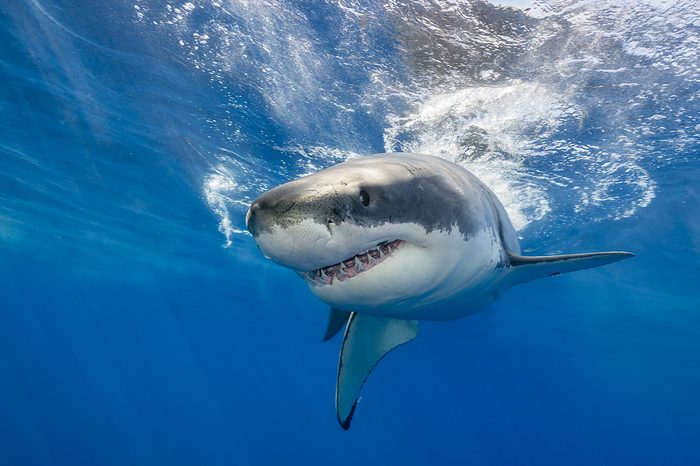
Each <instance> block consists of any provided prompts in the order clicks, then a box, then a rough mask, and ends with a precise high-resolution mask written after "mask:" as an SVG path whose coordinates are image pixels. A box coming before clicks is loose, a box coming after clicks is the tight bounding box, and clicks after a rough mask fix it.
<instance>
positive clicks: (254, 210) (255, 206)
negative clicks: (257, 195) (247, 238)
mask: <svg viewBox="0 0 700 466" xmlns="http://www.w3.org/2000/svg"><path fill="white" fill-rule="evenodd" d="M259 211H260V203H259V202H253V203H252V204H251V205H250V208H249V209H248V213H247V214H246V215H245V226H246V227H248V231H249V232H250V234H251V235H253V238H255V237H256V236H257V235H258V229H257V228H256V224H257V218H258V212H259Z"/></svg>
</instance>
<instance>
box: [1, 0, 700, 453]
mask: <svg viewBox="0 0 700 466" xmlns="http://www.w3.org/2000/svg"><path fill="white" fill-rule="evenodd" d="M0 43H2V49H1V51H0V78H1V79H2V81H1V85H0V464H3V465H58V464H61V465H63V464H65V465H83V464H84V465H98V464H99V465H111V464H114V465H127V464H128V465H136V464H143V465H155V464H164V465H179V464H182V465H193V464H198V465H200V464H201V465H210V464H211V465H215V464H235V465H280V464H304V465H310V464H323V465H326V464H334V465H357V464H365V465H374V464H377V465H379V464H381V465H387V464H401V465H413V464H416V465H423V464H440V465H451V464H454V465H462V464H464V465H466V464H469V465H482V464H483V465H501V464H502V465H516V464H526V465H545V464H552V465H562V464H582V465H593V464H601V465H602V464H606V465H623V464H624V465H627V464H629V465H660V464H663V465H697V464H700V396H699V394H700V281H699V279H698V277H699V276H700V207H699V206H700V4H698V2H697V1H694V0H691V1H664V0H641V1H638V2H623V1H617V2H616V1H608V0H604V1H600V2H599V1H596V2H590V1H572V0H562V1H556V0H552V1H538V0H533V1H527V0H520V1H519V0H508V1H496V0H494V1H476V0H475V1H457V0H453V1H449V0H415V1H395V0H386V1H373V0H365V1H357V0H324V1H316V2H311V1H284V0H260V1H244V0H197V1H195V0H193V1H191V2H168V1H167V0H164V1H155V0H131V1H125V2H94V1H85V0H73V1H67V0H55V1H49V0H5V1H4V2H2V4H0ZM384 151H404V152H424V153H430V154H433V155H437V156H440V157H444V158H447V159H449V160H452V161H456V162H457V163H460V164H462V165H463V166H465V167H467V168H469V169H470V170H472V171H473V172H474V173H475V174H477V175H478V176H479V177H480V178H481V179H483V180H484V181H485V182H486V183H487V184H488V185H489V186H490V187H491V188H492V189H493V190H494V191H495V192H496V193H497V195H498V196H499V197H500V199H501V200H502V201H503V203H504V205H505V206H506V209H507V210H508V213H509V215H510V217H511V219H512V220H513V223H514V224H515V226H516V228H517V230H518V234H519V236H520V238H521V243H522V245H523V249H524V251H525V252H526V253H528V254H555V253H561V252H585V251H595V250H629V251H632V252H634V253H635V255H636V257H635V258H634V259H632V260H628V261H623V262H620V263H616V264H613V265H610V266H607V267H604V268H599V269H593V270H586V271H582V272H578V273H574V274H568V275H564V276H560V277H555V278H551V279H547V280H540V281H537V282H532V283H529V284H526V285H522V286H519V287H516V288H514V289H512V290H510V291H509V292H508V293H506V294H505V295H504V296H503V297H502V298H500V299H499V300H498V301H497V302H495V303H494V304H492V305H491V306H489V307H488V308H486V309H485V310H484V312H482V313H481V314H478V315H476V316H474V317H472V318H469V319H465V320H460V321H454V322H442V323H431V322H425V323H422V324H421V334H420V335H419V337H418V338H417V339H416V340H415V341H413V342H412V343H411V344H409V345H406V346H405V347H403V348H401V349H400V350H397V351H396V352H395V353H392V354H391V356H389V357H387V358H386V360H385V361H383V362H382V364H381V365H380V366H379V367H378V368H377V370H376V371H375V372H374V373H373V374H372V377H371V378H370V379H369V381H368V383H367V384H366V386H365V388H364V391H363V397H362V399H361V402H360V404H359V406H358V410H357V413H356V416H355V419H354V421H353V426H352V428H351V429H350V430H349V431H348V432H345V431H343V430H342V429H341V428H340V427H339V426H338V424H337V421H336V418H335V411H334V390H335V388H334V387H335V380H336V365H337V357H338V351H339V346H340V341H339V339H335V340H333V341H331V342H328V343H321V341H320V340H321V336H322V333H323V329H324V327H325V319H326V312H327V309H326V307H325V306H324V305H323V304H322V303H320V302H319V301H317V300H315V299H314V298H313V297H312V295H311V294H310V292H309V291H308V290H307V289H306V287H305V285H304V284H303V283H302V282H301V281H300V280H299V279H298V278H297V277H296V276H295V275H294V274H293V273H292V272H290V271H287V270H285V269H283V268H281V267H279V266H276V265H275V264H273V263H271V262H269V261H266V260H265V259H264V258H263V257H262V255H261V254H260V253H259V252H258V251H257V249H256V248H255V244H254V242H253V240H252V238H251V237H250V236H249V235H247V234H246V232H245V222H244V218H245V212H246V209H247V206H248V204H249V203H250V201H251V200H252V199H253V198H255V197H256V196H257V195H259V194H260V193H262V192H263V191H265V190H266V189H269V188H271V187H273V186H276V185H278V184H280V183H283V182H285V181H288V180H291V179H294V178H296V177H298V176H301V175H304V174H308V173H312V172H314V171H316V170H319V169H321V168H324V167H327V166H330V165H332V164H335V163H338V162H340V161H343V160H345V159H347V158H350V157H360V156H362V155H364V154H371V153H376V152H384Z"/></svg>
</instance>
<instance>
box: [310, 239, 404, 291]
mask: <svg viewBox="0 0 700 466" xmlns="http://www.w3.org/2000/svg"><path fill="white" fill-rule="evenodd" d="M403 243H404V241H402V240H400V239H397V240H394V241H383V242H381V243H379V244H377V245H376V246H375V247H373V248H371V249H368V250H367V251H365V252H362V253H360V254H357V255H355V256H353V257H351V258H349V259H345V260H344V261H342V262H338V263H337V264H333V265H329V266H327V267H321V268H320V269H316V270H312V271H310V272H301V275H302V277H304V278H305V279H306V280H308V281H310V282H311V283H312V284H314V285H317V286H323V285H332V284H333V282H334V281H335V280H338V281H341V282H344V281H345V280H349V279H351V278H353V277H356V276H357V275H359V274H361V273H363V272H366V271H368V270H369V269H371V268H372V267H376V266H377V265H378V264H380V263H382V262H384V260H385V259H386V258H387V257H389V256H391V255H392V254H393V253H394V251H396V250H397V249H398V248H399V247H400V246H401V244H403Z"/></svg>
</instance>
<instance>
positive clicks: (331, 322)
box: [323, 307, 352, 341]
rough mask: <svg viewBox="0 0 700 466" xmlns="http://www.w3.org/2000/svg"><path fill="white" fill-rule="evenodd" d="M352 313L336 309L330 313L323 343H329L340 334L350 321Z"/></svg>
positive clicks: (332, 309)
mask: <svg viewBox="0 0 700 466" xmlns="http://www.w3.org/2000/svg"><path fill="white" fill-rule="evenodd" d="M350 314H352V313H351V312H348V311H340V310H338V309H336V308H334V307H332V308H331V310H330V312H328V323H327V324H326V332H325V333H324V334H323V341H328V340H330V339H331V338H333V337H334V336H336V335H337V334H338V332H340V331H341V330H342V329H343V327H345V324H347V323H348V320H350Z"/></svg>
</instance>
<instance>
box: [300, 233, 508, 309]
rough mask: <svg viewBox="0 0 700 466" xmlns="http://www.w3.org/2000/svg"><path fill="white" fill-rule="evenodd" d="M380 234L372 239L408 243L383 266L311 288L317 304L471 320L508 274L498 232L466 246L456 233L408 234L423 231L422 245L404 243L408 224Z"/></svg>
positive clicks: (478, 237)
mask: <svg viewBox="0 0 700 466" xmlns="http://www.w3.org/2000/svg"><path fill="white" fill-rule="evenodd" d="M347 228H357V229H358V231H357V232H348V231H345V232H344V234H350V235H353V233H354V236H355V237H363V236H364V235H368V232H367V230H366V229H362V228H358V227H347ZM381 228H382V229H383V231H381V232H378V231H377V230H378V229H373V231H372V235H371V237H373V238H376V237H381V238H384V240H393V239H403V240H405V241H406V242H405V243H403V244H402V245H401V247H400V248H399V249H397V250H396V251H394V252H393V254H392V255H391V256H389V257H387V258H386V259H384V261H383V262H381V263H380V264H378V265H376V266H374V267H373V268H372V269H370V270H367V271H366V272H362V273H360V274H359V275H357V276H355V277H353V278H351V279H348V280H345V281H342V282H341V281H334V282H333V284H331V285H321V286H318V285H310V286H311V291H312V292H313V293H314V294H315V295H316V296H317V297H318V298H319V299H321V300H322V301H324V302H326V303H328V304H330V305H331V306H333V307H335V308H337V309H341V310H348V311H355V312H358V313H360V314H368V315H377V316H384V317H392V318H400V319H421V320H448V319H458V318H461V317H465V316H467V315H469V314H473V313H474V312H476V311H478V309H479V308H481V307H482V306H483V305H484V304H486V303H488V302H489V301H491V300H492V299H493V298H494V297H495V292H497V291H498V290H497V288H498V285H499V283H500V281H501V279H502V277H503V275H504V270H503V269H502V268H498V264H499V262H500V261H501V259H502V257H503V254H504V253H503V251H502V248H501V244H500V240H499V239H498V238H497V235H496V232H494V231H492V230H482V231H481V232H479V233H478V234H476V235H474V236H472V237H470V238H468V239H467V240H465V239H464V238H463V237H462V234H461V233H460V232H459V231H458V230H457V229H456V228H454V229H452V231H451V232H440V231H433V232H430V233H426V232H425V230H424V229H423V228H422V227H420V226H418V225H412V226H411V227H410V228H409V229H411V230H420V235H418V236H416V237H418V238H420V244H419V243H418V241H416V242H412V241H411V240H410V239H406V236H405V233H406V230H407V226H406V225H405V224H404V225H398V226H397V225H387V226H385V227H381ZM392 230H397V231H392ZM398 230H401V231H398ZM401 233H403V234H404V236H403V237H402V236H400V235H401ZM415 233H418V231H415ZM343 236H345V235H343ZM409 236H414V235H409ZM345 237H348V236H345ZM350 237H352V236H350ZM357 252H358V253H359V252H361V251H357ZM353 254H354V253H353ZM351 255H352V254H349V255H348V256H351Z"/></svg>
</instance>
